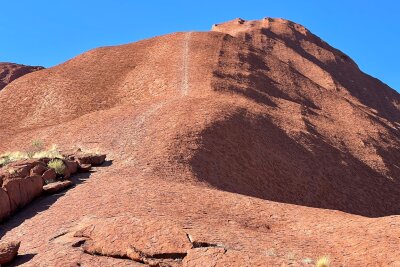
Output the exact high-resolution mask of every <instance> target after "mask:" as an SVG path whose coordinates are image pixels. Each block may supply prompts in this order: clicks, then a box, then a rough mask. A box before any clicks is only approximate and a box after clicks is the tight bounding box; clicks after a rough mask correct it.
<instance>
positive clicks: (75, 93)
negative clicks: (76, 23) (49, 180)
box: [0, 18, 400, 266]
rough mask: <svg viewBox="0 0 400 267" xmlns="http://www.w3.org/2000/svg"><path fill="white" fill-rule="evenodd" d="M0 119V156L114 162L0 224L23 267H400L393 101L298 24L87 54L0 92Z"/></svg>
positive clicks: (218, 30)
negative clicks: (63, 155) (324, 265)
mask: <svg viewBox="0 0 400 267" xmlns="http://www.w3.org/2000/svg"><path fill="white" fill-rule="evenodd" d="M0 114H2V118H1V120H0V129H1V130H0V151H10V150H21V149H23V147H26V146H28V145H29V142H30V141H29V140H36V139H40V140H43V141H44V142H46V143H54V144H58V145H59V146H60V147H61V148H62V149H64V148H65V149H67V148H71V147H81V148H84V149H87V150H90V151H95V150H98V151H102V152H105V153H107V158H108V159H110V162H109V164H108V167H107V168H103V167H98V168H95V172H94V173H92V174H91V175H90V177H87V178H86V179H84V181H82V182H80V183H79V184H77V185H76V186H75V187H73V188H71V189H70V190H68V191H66V192H65V194H62V195H52V196H49V197H47V198H39V199H37V200H36V201H33V202H31V203H30V205H28V206H26V207H25V208H24V209H22V210H21V211H19V212H18V213H16V214H14V216H13V217H12V218H10V219H9V220H7V221H6V222H4V223H3V224H2V225H1V231H0V236H1V237H2V241H3V242H8V241H13V240H15V239H18V240H19V241H21V245H20V249H19V256H18V257H17V258H16V261H15V264H21V265H25V266H143V265H147V266H314V265H315V263H316V260H317V259H318V258H319V257H321V256H323V255H326V256H328V257H329V258H330V261H331V265H332V266H399V264H400V262H399V259H400V250H399V249H398V247H399V244H400V217H399V215H400V168H399V166H398V162H399V161H400V153H399V149H400V95H399V94H398V93H397V92H396V91H394V90H393V89H391V88H390V87H388V86H387V85H385V84H384V83H382V82H381V81H379V80H377V79H375V78H373V77H371V76H369V75H367V74H365V73H363V72H362V71H361V70H360V69H359V68H358V66H357V65H356V63H355V62H354V61H353V60H351V59H350V57H349V56H347V55H346V54H344V53H343V52H341V51H339V50H337V49H335V48H333V47H331V46H330V45H329V44H327V43H326V42H324V41H322V40H321V39H320V38H318V37H317V36H316V35H314V34H312V33H311V32H310V31H309V30H307V29H306V28H304V27H303V26H301V25H299V24H296V23H293V22H290V21H287V20H283V19H271V18H266V19H262V20H258V21H245V20H241V19H237V20H233V21H230V22H227V23H222V24H217V25H214V26H213V30H212V31H210V32H185V33H174V34H169V35H164V36H160V37H155V38H151V39H147V40H143V41H140V42H136V43H132V44H127V45H122V46H115V47H103V48H98V49H94V50H91V51H89V52H87V53H84V54H82V55H79V56H78V57H76V58H74V59H71V60H69V61H67V62H65V63H63V64H61V65H58V66H56V67H53V68H49V69H45V70H41V71H38V72H34V73H31V74H29V75H26V76H24V77H21V78H19V79H18V80H16V81H14V82H11V83H10V84H8V85H7V86H6V87H5V89H4V90H2V91H1V92H0Z"/></svg>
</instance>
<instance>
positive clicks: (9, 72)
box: [0, 62, 44, 90]
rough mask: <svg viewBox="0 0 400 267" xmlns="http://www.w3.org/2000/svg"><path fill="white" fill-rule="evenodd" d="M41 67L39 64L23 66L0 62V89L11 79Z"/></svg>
mask: <svg viewBox="0 0 400 267" xmlns="http://www.w3.org/2000/svg"><path fill="white" fill-rule="evenodd" d="M41 69H44V68H43V67H40V66H25V65H21V64H15V63H7V62H0V90H1V89H3V88H4V87H5V86H6V85H7V84H9V83H11V82H12V81H13V80H15V79H17V78H19V77H22V76H24V75H26V74H28V73H31V72H34V71H38V70H41Z"/></svg>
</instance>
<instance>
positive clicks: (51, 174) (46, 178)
mask: <svg viewBox="0 0 400 267" xmlns="http://www.w3.org/2000/svg"><path fill="white" fill-rule="evenodd" d="M56 178H57V173H56V171H55V170H54V169H48V170H47V171H45V172H44V173H43V175H42V180H43V184H48V183H52V182H54V181H55V180H56Z"/></svg>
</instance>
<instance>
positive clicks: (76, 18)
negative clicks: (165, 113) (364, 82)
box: [0, 0, 400, 91]
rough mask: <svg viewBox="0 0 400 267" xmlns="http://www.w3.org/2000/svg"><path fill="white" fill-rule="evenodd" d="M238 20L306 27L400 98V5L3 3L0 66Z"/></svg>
mask: <svg viewBox="0 0 400 267" xmlns="http://www.w3.org/2000/svg"><path fill="white" fill-rule="evenodd" d="M237 17H241V18H243V19H246V20H251V19H261V18H263V17H281V18H285V19H289V20H292V21H294V22H297V23H300V24H302V25H304V26H305V27H307V28H308V29H309V30H311V31H312V32H313V33H315V34H316V35H318V36H319V37H321V38H322V39H324V40H325V41H327V42H328V43H330V44H331V45H332V46H334V47H336V48H338V49H340V50H342V51H343V52H345V53H346V54H348V55H349V56H350V57H352V58H353V59H354V60H355V61H356V62H357V63H358V65H359V66H360V68H361V69H362V70H363V71H365V72H367V73H368V74H371V75H372V76H375V77H377V78H379V79H380V80H382V81H383V82H385V83H387V84H388V85H389V86H391V87H392V88H395V89H397V90H398V91H399V90H400V69H399V63H400V1H398V0H376V1H370V0H364V1H362V0H347V1H344V0H335V1H324V0H308V1H307V0H303V1H301V0H286V1H285V0H272V1H270V0H256V1H251V0H247V1H243V0H242V1H236V0H229V1H228V0H225V1H217V0H214V1H210V0H202V1H189V0H187V1H177V0H170V1H151V0H147V1H134V0H12V1H11V0H10V1H6V0H4V1H1V5H0V62H1V61H5V62H15V63H21V64H26V65H41V66H45V67H51V66H54V65H57V64H60V63H62V62H64V61H66V60H68V59H70V58H72V57H75V56H77V55H78V54H80V53H83V52H85V51H87V50H89V49H92V48H95V47H99V46H107V45H118V44H124V43H130V42H135V41H138V40H141V39H144V38H150V37H153V36H157V35H162V34H167V33H172V32H177V31H207V30H209V29H210V28H211V25H212V24H214V23H219V22H224V21H228V20H231V19H234V18H237Z"/></svg>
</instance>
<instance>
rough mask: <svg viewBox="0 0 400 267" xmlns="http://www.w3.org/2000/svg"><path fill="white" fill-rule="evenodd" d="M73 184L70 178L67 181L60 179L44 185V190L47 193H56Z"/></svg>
mask: <svg viewBox="0 0 400 267" xmlns="http://www.w3.org/2000/svg"><path fill="white" fill-rule="evenodd" d="M71 185H72V182H71V181H70V180H65V181H58V182H54V183H50V184H47V185H45V186H43V192H44V193H45V194H54V193H57V192H59V191H61V190H63V189H65V188H67V187H70V186H71Z"/></svg>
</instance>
